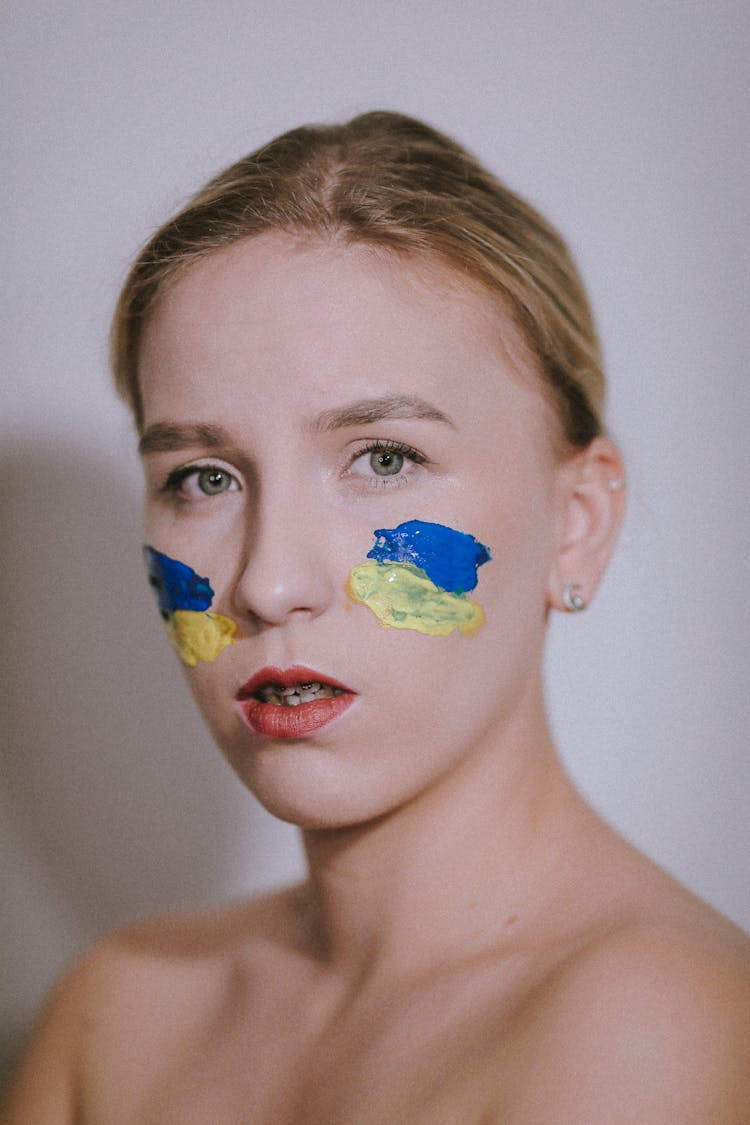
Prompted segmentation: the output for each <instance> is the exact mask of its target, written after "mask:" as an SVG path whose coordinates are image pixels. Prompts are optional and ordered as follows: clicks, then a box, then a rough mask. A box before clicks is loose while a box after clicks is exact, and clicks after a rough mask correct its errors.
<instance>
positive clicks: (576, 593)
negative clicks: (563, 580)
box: [562, 582, 586, 613]
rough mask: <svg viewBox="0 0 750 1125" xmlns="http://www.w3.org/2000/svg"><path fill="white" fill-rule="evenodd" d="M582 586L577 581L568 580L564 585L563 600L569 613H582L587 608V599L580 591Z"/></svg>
mask: <svg viewBox="0 0 750 1125" xmlns="http://www.w3.org/2000/svg"><path fill="white" fill-rule="evenodd" d="M580 589H581V587H580V586H579V585H578V583H577V582H568V583H567V584H566V585H565V586H564V587H563V592H562V602H563V605H564V606H565V608H566V609H567V611H568V613H580V612H581V610H582V609H585V608H586V600H585V598H584V597H583V594H581V593H580Z"/></svg>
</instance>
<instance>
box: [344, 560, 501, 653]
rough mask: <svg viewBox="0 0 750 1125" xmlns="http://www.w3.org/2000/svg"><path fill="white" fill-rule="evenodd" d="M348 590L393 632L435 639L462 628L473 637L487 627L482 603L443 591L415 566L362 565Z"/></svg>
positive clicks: (355, 573) (407, 564)
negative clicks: (420, 634)
mask: <svg viewBox="0 0 750 1125" xmlns="http://www.w3.org/2000/svg"><path fill="white" fill-rule="evenodd" d="M346 590H347V593H348V594H349V597H350V598H351V599H352V600H353V601H355V602H358V603H359V604H360V605H364V606H367V608H368V609H370V610H372V612H373V613H374V614H375V616H376V617H377V619H378V620H379V621H380V622H381V623H382V624H383V625H385V627H386V628H389V629H413V630H415V631H416V632H417V633H425V634H427V635H428V636H431V637H446V636H448V634H449V633H452V632H453V631H454V629H460V630H461V632H462V633H465V634H466V635H467V636H471V634H472V633H476V631H477V630H478V629H480V628H481V627H482V625H484V611H483V609H482V607H481V605H479V603H478V602H475V601H472V599H471V598H469V597H467V596H466V595H465V594H453V593H451V592H450V591H448V590H442V589H441V588H440V587H439V586H436V585H435V583H434V582H432V581H431V580H430V579H429V578H428V577H427V575H426V574H425V572H424V571H423V570H421V569H420V568H419V567H418V566H414V565H413V564H412V563H380V562H368V563H362V564H361V565H360V566H355V567H354V569H353V570H352V571H351V573H350V575H349V579H348V581H347V584H346Z"/></svg>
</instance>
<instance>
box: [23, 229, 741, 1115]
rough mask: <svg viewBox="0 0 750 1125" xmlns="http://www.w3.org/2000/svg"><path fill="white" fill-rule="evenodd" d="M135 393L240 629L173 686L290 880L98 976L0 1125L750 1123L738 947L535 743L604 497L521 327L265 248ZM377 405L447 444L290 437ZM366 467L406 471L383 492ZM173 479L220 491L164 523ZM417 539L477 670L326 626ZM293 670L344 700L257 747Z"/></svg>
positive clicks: (174, 295)
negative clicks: (565, 602) (443, 584)
mask: <svg viewBox="0 0 750 1125" xmlns="http://www.w3.org/2000/svg"><path fill="white" fill-rule="evenodd" d="M142 381H143V393H144V404H145V432H146V440H145V455H144V463H145V467H146V477H147V502H146V536H147V542H149V543H151V544H153V545H154V546H155V547H156V548H157V549H158V550H160V551H163V552H165V553H167V554H169V555H170V556H171V557H173V558H177V559H180V560H182V561H184V562H186V563H187V564H188V565H190V566H191V567H193V568H194V569H195V570H196V571H197V572H198V573H199V574H201V575H204V574H205V575H207V576H208V577H209V579H210V581H211V585H212V587H213V588H214V590H215V591H216V597H215V601H214V604H213V606H212V612H213V611H214V610H215V611H216V612H217V613H221V614H224V615H225V616H227V617H229V618H231V619H232V620H234V621H236V623H237V632H236V635H235V643H234V644H232V645H231V646H229V647H228V648H226V649H225V650H223V651H222V652H221V653H220V654H219V655H218V657H217V659H216V660H215V661H213V662H210V663H205V662H199V663H198V664H197V665H196V666H195V667H193V668H188V669H186V675H187V677H188V680H189V683H190V686H191V688H192V689H193V691H194V693H195V695H196V698H197V700H198V702H199V704H200V706H201V708H202V710H203V712H204V714H205V715H206V718H207V719H208V721H209V723H210V725H211V728H212V730H213V732H214V734H215V736H216V739H217V742H218V743H219V745H220V746H221V748H222V750H223V752H224V754H225V755H226V757H227V759H228V760H229V762H230V763H231V765H232V766H233V768H234V769H235V770H236V772H237V774H238V775H239V776H240V778H241V779H242V780H243V782H244V783H245V784H246V785H247V786H248V787H249V788H250V789H251V790H252V792H253V793H255V795H256V796H257V797H258V799H259V800H260V801H262V803H263V804H264V805H265V806H266V808H268V809H269V810H270V811H271V812H273V813H274V814H275V815H277V816H280V817H283V818H284V819H286V820H289V821H291V822H293V823H295V824H297V825H299V826H300V828H301V830H302V833H303V839H304V844H305V848H306V852H307V857H308V860H309V878H308V880H307V881H306V882H305V884H304V885H302V886H300V887H296V888H292V889H290V890H288V891H285V892H282V893H280V894H276V895H273V896H270V897H268V898H265V899H262V900H259V901H255V902H252V903H250V904H242V905H240V906H236V907H233V908H230V909H226V910H224V911H221V912H218V913H215V914H211V915H199V916H189V917H181V918H174V917H171V918H165V919H161V920H157V921H155V922H152V923H149V924H147V925H143V926H140V927H137V928H134V929H132V930H130V931H127V932H124V933H120V934H117V935H114V936H113V937H111V938H109V939H107V940H106V941H104V942H103V943H101V944H100V945H99V946H98V947H96V948H95V949H94V950H92V951H91V952H89V953H88V954H87V955H86V956H85V957H84V959H83V960H82V961H81V962H80V963H79V965H78V966H76V967H75V968H74V969H73V970H72V971H71V973H69V974H68V976H67V977H66V978H65V979H64V980H63V982H62V983H61V984H60V986H59V988H58V990H57V992H56V994H55V995H54V996H53V998H52V1000H51V1001H50V1004H49V1006H48V1008H47V1010H46V1013H45V1015H44V1016H43V1018H42V1020H41V1022H40V1025H39V1028H38V1030H37V1032H36V1035H35V1037H34V1039H33V1042H32V1045H31V1047H30V1050H29V1053H28V1055H27V1057H26V1061H25V1063H24V1065H23V1066H22V1068H21V1070H20V1072H19V1075H18V1078H17V1081H16V1085H15V1087H14V1093H13V1094H12V1095H11V1099H10V1103H9V1108H8V1110H7V1115H6V1117H5V1121H6V1122H7V1123H8V1125H10V1123H13V1125H15V1123H16V1122H21V1121H24V1122H28V1121H32V1120H33V1121H34V1122H38V1123H39V1125H53V1123H54V1125H57V1123H60V1125H62V1123H72V1122H76V1123H78V1125H80V1123H83V1125H86V1123H87V1122H96V1123H100V1122H103V1121H106V1122H107V1125H131V1123H136V1122H137V1123H138V1125H151V1123H154V1125H155V1123H159V1125H170V1123H172V1122H175V1123H176V1122H179V1123H180V1125H192V1123H195V1125H198V1123H201V1125H205V1122H207V1121H212V1122H213V1121H215V1122H221V1123H227V1125H229V1123H232V1125H233V1123H239V1122H261V1123H269V1125H270V1123H273V1125H279V1123H282V1125H283V1123H292V1122H305V1125H345V1123H346V1125H351V1123H352V1122H356V1123H357V1125H385V1123H389V1125H390V1123H393V1122H396V1121H398V1122H409V1123H415V1125H419V1123H422V1122H425V1123H427V1122H429V1123H430V1125H441V1123H443V1122H445V1123H449V1122H450V1123H455V1122H457V1121H461V1122H466V1123H475V1125H489V1123H494V1122H497V1123H500V1122H502V1123H507V1125H515V1123H519V1125H521V1123H523V1125H529V1123H534V1125H536V1123H539V1125H545V1123H550V1125H551V1123H553V1122H554V1123H556V1125H559V1123H560V1122H597V1123H598V1122H603V1121H606V1122H615V1123H621V1122H622V1123H625V1122H638V1123H639V1125H642V1123H644V1122H648V1123H661V1122H664V1123H665V1125H666V1123H667V1122H669V1123H670V1125H673V1123H674V1122H676V1121H679V1122H680V1123H684V1125H691V1123H698V1122H701V1123H703V1122H706V1123H707V1122H711V1123H713V1125H716V1123H722V1122H741V1121H743V1120H747V1119H748V1117H750V1090H749V1086H748V1081H749V1078H748V1076H750V957H749V955H748V942H747V939H746V938H745V936H744V935H742V934H741V933H740V931H738V930H737V929H736V928H735V927H733V926H732V925H731V924H730V923H729V922H728V921H727V920H726V919H723V918H721V917H720V916H718V915H717V914H716V913H714V912H713V911H712V910H710V909H709V908H708V907H707V906H705V905H704V904H702V903H700V902H699V901H698V900H696V899H695V898H694V897H693V896H692V895H690V894H689V893H688V892H687V891H685V890H684V889H682V888H681V887H679V886H678V885H677V884H676V883H674V882H673V881H672V880H671V879H669V878H668V877H667V876H666V875H665V874H664V873H663V872H661V871H660V870H659V869H658V868H656V867H655V866H654V865H653V864H651V863H650V862H649V861H648V860H646V859H645V858H644V857H643V856H641V855H640V854H639V853H637V852H636V851H634V850H633V849H632V848H631V847H629V846H628V845H627V844H626V843H625V842H624V841H623V840H622V839H621V838H619V837H618V836H617V835H616V834H615V833H614V832H613V831H612V830H611V829H609V828H608V827H607V826H606V825H605V824H603V823H602V821H601V820H600V819H599V818H598V817H597V816H596V815H595V813H594V812H593V811H592V810H591V809H590V808H589V807H588V806H587V805H586V804H585V803H584V802H583V800H582V799H581V798H580V796H579V795H578V794H577V793H576V791H575V790H574V789H573V787H572V786H571V784H570V783H569V781H568V779H567V777H566V776H565V774H564V772H563V770H562V768H561V766H560V763H559V761H558V758H557V755H556V752H555V748H554V746H553V742H552V738H551V736H550V732H549V727H548V724H547V719H546V715H545V710H544V702H543V693H542V688H541V672H540V666H541V655H542V649H543V643H544V634H545V626H546V621H547V618H548V615H549V612H550V611H551V610H552V609H562V608H563V607H562V600H561V599H562V590H563V587H564V585H565V584H566V583H567V582H572V581H575V582H577V583H579V584H580V586H581V590H582V593H583V594H584V596H585V598H586V600H587V601H590V599H591V597H592V596H593V594H594V592H595V590H596V587H597V584H598V582H599V580H600V578H601V576H602V573H603V571H604V569H605V567H606V563H607V560H608V558H609V555H610V553H611V550H612V547H613V545H614V542H615V539H616V536H617V531H618V528H619V525H620V522H621V518H622V513H623V505H624V494H623V491H622V490H616V491H613V490H612V489H611V488H610V487H609V482H610V481H612V480H616V479H619V478H620V477H621V476H622V465H621V462H620V458H619V454H618V452H617V449H616V448H615V447H614V446H613V445H612V443H611V442H609V441H606V440H604V439H598V440H597V441H595V442H594V443H593V444H592V445H591V446H590V447H589V448H588V449H587V450H585V451H582V452H581V451H578V452H575V453H571V452H570V451H567V452H566V451H565V450H563V449H562V447H561V442H560V436H559V432H558V428H557V424H556V420H555V417H554V414H553V412H552V410H551V408H550V406H549V405H548V403H547V401H546V399H545V397H544V394H543V393H542V391H541V389H540V381H539V376H538V374H537V372H536V370H535V367H534V363H533V360H532V359H531V357H530V356H529V355H528V354H527V352H526V349H525V347H524V344H523V341H522V339H521V338H520V336H519V333H518V331H517V329H516V328H515V327H514V325H513V323H512V321H511V320H510V318H509V317H507V316H506V315H504V314H503V313H502V311H501V310H499V309H498V307H497V304H496V303H495V302H493V301H491V300H490V299H489V298H488V297H487V296H485V295H484V294H483V292H482V291H481V290H479V289H476V290H475V289H473V288H472V287H471V286H468V285H467V283H466V282H465V280H461V281H459V280H458V279H456V278H454V277H453V276H452V275H451V274H450V273H449V272H448V271H446V270H444V269H443V268H442V267H440V266H438V265H435V264H432V265H430V264H426V263H420V264H417V263H407V262H404V261H403V260H397V259H394V258H388V257H384V256H381V255H378V254H376V253H375V252H374V251H372V250H369V249H367V248H364V247H346V246H344V245H342V244H339V243H336V242H331V243H329V244H325V245H322V244H319V243H311V242H307V243H305V242H302V241H299V240H295V239H293V238H292V237H291V236H287V235H282V234H278V233H274V234H268V235H263V236H261V237H258V238H256V239H253V240H251V241H246V242H244V243H240V244H237V245H235V246H233V247H230V248H228V249H225V250H222V251H220V252H217V253H215V254H214V255H212V256H210V257H209V258H207V259H205V260H204V261H203V262H201V263H199V264H197V265H194V266H191V267H190V269H189V270H188V271H187V272H186V273H185V274H184V275H183V277H182V278H181V279H180V280H179V281H178V282H177V283H176V284H174V285H173V287H172V288H171V289H170V290H168V291H167V292H166V293H165V294H164V295H163V297H162V300H161V303H160V305H159V307H158V310H157V312H156V314H155V316H154V317H153V319H152V321H151V323H150V326H149V330H148V332H147V335H146V339H145V342H144V347H143V354H142ZM383 395H391V396H394V395H401V396H403V395H411V396H414V395H416V396H419V398H420V399H421V400H425V401H426V402H428V403H430V404H433V406H435V407H437V409H438V410H439V411H440V412H441V413H442V414H443V415H445V416H446V418H448V419H449V421H445V420H439V419H437V418H436V417H432V418H431V417H403V416H398V417H389V418H385V419H382V420H380V421H377V422H367V423H364V422H361V421H360V422H357V423H353V422H352V421H351V418H350V419H349V422H348V424H346V425H343V426H337V427H336V428H333V429H331V428H320V427H318V428H317V429H316V428H315V427H314V426H313V424H312V423H313V420H314V419H315V418H316V417H318V416H319V415H320V413H321V412H323V411H324V412H329V413H328V414H327V415H326V417H327V419H328V421H329V422H330V420H331V417H332V415H331V414H330V412H332V411H333V412H336V411H341V409H342V408H343V407H345V406H349V405H350V404H352V403H353V402H358V401H360V400H363V399H368V400H369V399H373V398H379V397H381V396H383ZM401 413H403V411H401ZM423 413H424V412H423ZM341 421H342V419H341V418H339V422H341ZM344 421H346V419H344ZM196 423H201V424H206V423H210V424H211V425H213V426H216V427H221V428H222V430H223V431H225V433H224V435H223V436H222V438H221V440H219V441H218V442H217V443H216V444H215V445H213V444H207V443H206V441H205V440H201V441H197V440H192V441H191V442H190V443H189V444H186V445H184V447H181V448H171V449H165V448H158V446H159V444H160V442H159V441H157V440H156V438H157V437H158V436H159V433H161V437H162V438H163V437H164V431H163V430H162V431H156V430H154V429H153V427H154V426H156V425H169V426H170V427H172V428H174V427H186V426H190V425H194V424H196ZM149 434H150V435H151V436H150V437H149ZM173 436H174V435H173ZM204 437H205V435H204ZM373 438H377V439H381V440H388V441H398V442H402V443H405V444H407V445H409V446H411V447H413V448H414V449H416V450H418V451H420V452H421V453H422V454H423V455H424V456H425V457H426V458H427V460H426V462H425V463H424V464H421V465H410V464H405V466H404V469H403V471H402V472H401V473H397V474H395V476H394V477H391V478H389V479H388V481H387V482H386V483H385V484H384V483H383V478H381V477H378V476H377V475H376V473H375V472H374V471H373V468H372V465H371V462H370V457H369V454H366V453H362V450H363V448H364V447H365V446H366V444H367V442H368V441H369V440H371V439H373ZM163 444H164V442H163V441H161V445H163ZM194 463H197V464H198V465H199V466H202V467H206V466H215V467H216V468H219V469H221V470H222V471H225V472H226V473H229V474H231V481H232V484H231V487H230V488H229V489H228V490H227V491H224V492H221V493H219V494H217V495H214V496H210V497H207V496H205V495H204V494H202V493H201V492H200V489H199V488H198V487H197V485H196V478H195V477H193V478H192V479H191V480H188V481H186V482H185V483H184V484H183V486H182V491H181V492H180V493H178V494H176V493H175V492H174V491H172V492H169V491H165V490H164V483H165V481H166V479H167V478H168V477H169V475H170V474H171V473H173V472H174V471H175V470H177V469H180V468H183V467H185V466H189V465H192V464H194ZM409 519H423V520H431V521H435V522H439V523H443V524H445V525H446V526H448V527H453V528H457V529H460V530H463V531H466V532H469V533H471V534H472V535H475V536H476V537H477V539H479V540H480V541H481V542H482V543H485V544H487V545H488V547H489V548H490V549H491V552H492V561H491V562H489V563H487V564H486V565H485V566H484V567H482V569H481V571H480V576H479V584H478V586H477V589H476V590H475V591H474V592H473V596H474V597H476V598H477V600H478V601H480V602H481V604H482V605H483V607H484V610H485V614H486V619H487V620H486V624H485V625H484V626H483V627H482V629H480V630H479V631H478V632H477V633H476V635H474V636H471V637H467V636H464V635H462V634H461V633H460V632H455V633H453V634H451V635H450V636H448V637H432V636H425V635H423V634H420V633H416V632H412V631H408V630H405V631H398V630H393V629H384V628H383V627H382V626H381V625H380V624H379V622H378V620H377V619H376V617H375V616H374V615H373V614H372V613H371V612H370V611H368V610H367V609H366V608H364V607H362V606H357V605H354V604H352V602H351V600H350V599H349V598H348V597H347V595H346V592H345V582H346V579H347V575H348V574H349V572H350V570H351V568H352V567H354V566H356V565H357V564H359V563H361V562H362V561H363V559H364V556H365V554H366V552H367V550H368V549H369V548H370V546H371V544H372V533H373V530H374V529H375V528H378V527H395V526H397V525H398V524H399V523H401V522H403V521H404V520H409ZM291 664H305V665H308V666H310V667H312V668H314V669H317V670H318V671H320V672H321V673H323V674H327V675H329V676H331V677H334V678H336V679H338V680H341V681H342V682H343V683H345V684H346V685H348V686H349V687H350V688H352V689H353V690H354V691H356V692H357V693H358V696H357V699H356V702H355V703H354V705H353V706H352V707H350V708H349V709H348V711H347V712H346V713H345V714H344V715H343V716H342V717H341V718H340V719H338V720H337V721H336V722H335V723H334V724H332V725H330V726H329V727H327V728H324V729H323V730H321V731H319V732H316V733H315V734H314V735H310V736H308V737H307V738H305V739H303V740H299V741H296V742H293V743H284V742H269V741H268V740H267V739H263V738H261V737H260V736H258V735H255V734H253V733H252V732H251V731H249V730H248V728H247V727H246V726H245V725H244V723H243V722H242V720H241V718H240V717H239V715H238V712H237V708H236V707H235V705H234V696H235V693H236V691H237V689H238V687H239V686H240V685H241V684H243V683H244V682H245V681H246V680H247V679H248V678H249V677H250V676H251V675H252V674H253V673H254V672H255V671H257V670H258V669H259V668H261V667H263V666H265V665H278V666H281V667H288V666H289V665H291ZM606 752H607V747H606V746H603V747H602V753H603V754H606Z"/></svg>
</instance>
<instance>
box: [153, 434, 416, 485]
mask: <svg viewBox="0 0 750 1125" xmlns="http://www.w3.org/2000/svg"><path fill="white" fill-rule="evenodd" d="M372 453H400V454H401V456H402V457H403V458H404V459H405V460H406V461H410V462H411V463H412V465H428V464H429V463H430V461H429V458H428V457H426V456H425V455H424V453H420V452H419V450H418V449H414V447H413V446H411V445H406V444H405V443H404V442H402V441H394V440H392V439H384V438H376V439H374V440H372V441H368V442H365V443H364V444H363V445H361V446H358V447H357V448H356V449H354V450H352V451H351V454H350V457H349V462H348V464H347V467H346V469H345V470H344V473H343V474H342V475H343V476H357V475H358V474H356V473H353V472H352V471H351V468H352V465H354V463H355V462H356V461H358V460H359V459H360V458H361V457H366V456H367V455H368V454H372ZM206 472H207V473H210V472H215V473H223V474H224V475H225V476H227V477H229V478H230V480H231V481H234V482H235V483H238V482H237V478H236V477H235V476H234V474H233V473H230V472H229V470H228V469H225V468H224V467H223V466H222V465H212V464H210V463H209V464H198V465H196V464H193V465H185V466H183V467H182V468H180V469H175V470H173V472H171V473H170V474H169V476H168V477H167V479H166V480H165V481H164V484H163V485H162V486H161V489H160V491H161V492H163V493H168V494H171V495H174V496H177V497H179V494H180V490H181V488H182V486H183V485H184V483H185V481H187V480H189V479H190V478H191V477H197V476H198V475H199V474H200V473H206ZM362 476H363V479H364V480H366V481H367V487H368V488H398V487H400V486H403V485H405V484H406V483H407V482H408V481H409V479H410V477H411V473H408V472H407V473H401V472H399V473H394V474H393V475H391V476H382V477H379V476H372V477H365V474H362ZM229 491H238V489H232V488H228V489H223V490H221V491H219V492H217V493H214V495H216V496H221V495H222V492H229ZM204 496H205V498H206V499H211V494H210V493H204ZM183 498H184V499H186V497H183Z"/></svg>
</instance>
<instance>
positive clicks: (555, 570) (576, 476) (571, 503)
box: [547, 438, 626, 611]
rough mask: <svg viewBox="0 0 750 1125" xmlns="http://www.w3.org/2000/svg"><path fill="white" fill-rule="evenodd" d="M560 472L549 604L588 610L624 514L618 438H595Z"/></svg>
mask: <svg viewBox="0 0 750 1125" xmlns="http://www.w3.org/2000/svg"><path fill="white" fill-rule="evenodd" d="M557 472H558V477H557V489H558V512H559V522H558V527H559V532H558V545H557V552H556V555H555V560H554V563H553V565H552V569H551V571H550V575H549V580H548V584H547V604H548V605H549V606H550V607H551V608H553V609H559V610H563V611H565V610H567V611H570V610H571V609H584V608H585V607H586V606H587V605H589V603H590V602H591V600H592V598H593V596H594V594H595V593H596V589H597V587H598V585H599V582H600V581H601V578H602V575H603V574H604V571H605V569H606V567H607V563H608V562H609V559H610V556H611V554H612V551H613V550H614V547H615V544H616V542H617V537H618V534H619V531H620V527H621V525H622V521H623V517H624V515H625V507H626V500H625V470H624V466H623V461H622V456H621V454H620V451H619V449H618V448H617V446H616V445H615V444H614V442H613V441H610V440H609V439H608V438H595V439H594V440H593V441H592V442H591V444H590V445H588V446H587V447H586V448H585V449H584V450H581V451H578V452H576V453H574V454H573V455H572V456H570V457H568V458H566V460H564V461H562V462H561V464H560V466H559V468H558V471H557ZM566 589H567V590H568V591H569V596H568V600H567V602H566V601H565V600H564V591H565V590H566ZM571 591H572V593H573V595H574V597H573V599H572V601H571V599H570V592H571ZM578 602H580V604H577V603H578Z"/></svg>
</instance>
